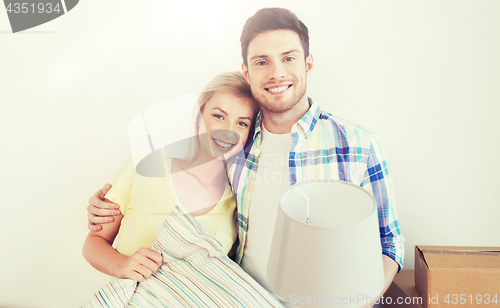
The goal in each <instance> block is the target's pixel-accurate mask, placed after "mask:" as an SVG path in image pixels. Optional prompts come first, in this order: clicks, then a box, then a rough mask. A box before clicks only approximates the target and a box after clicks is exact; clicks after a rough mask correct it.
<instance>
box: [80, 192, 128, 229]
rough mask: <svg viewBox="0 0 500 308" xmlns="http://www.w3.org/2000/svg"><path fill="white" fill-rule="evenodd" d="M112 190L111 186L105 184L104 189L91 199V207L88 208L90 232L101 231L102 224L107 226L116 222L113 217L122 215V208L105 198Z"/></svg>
mask: <svg viewBox="0 0 500 308" xmlns="http://www.w3.org/2000/svg"><path fill="white" fill-rule="evenodd" d="M110 189H111V184H105V185H104V186H103V187H102V189H100V190H98V191H97V192H96V193H95V194H94V195H93V196H92V197H90V199H89V206H88V207H87V217H88V228H89V230H90V231H94V232H97V231H100V230H101V229H102V226H101V224H107V223H110V222H112V221H114V220H115V219H114V217H113V216H117V215H120V214H121V213H120V211H119V210H118V209H119V208H120V206H119V205H118V204H116V203H113V202H111V201H109V200H106V199H105V198H104V196H105V195H106V194H107V193H108V191H109V190H110Z"/></svg>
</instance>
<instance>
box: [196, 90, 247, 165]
mask: <svg viewBox="0 0 500 308" xmlns="http://www.w3.org/2000/svg"><path fill="white" fill-rule="evenodd" d="M201 116H202V119H203V123H204V124H205V125H203V123H199V126H200V128H199V138H200V152H204V154H208V155H209V156H212V157H219V156H221V155H224V156H225V159H229V158H230V157H232V156H234V155H236V154H237V153H238V152H239V151H240V150H241V149H242V148H243V145H244V144H245V142H246V141H247V139H248V133H249V132H250V126H251V125H252V120H253V116H254V114H253V104H252V101H251V100H250V99H249V98H248V97H243V96H241V97H240V96H235V95H233V94H231V93H228V92H216V93H215V94H214V95H212V97H211V98H210V100H209V101H208V102H207V103H206V104H205V107H204V108H203V111H202V112H201ZM200 122H201V121H200ZM207 131H208V132H209V133H208V134H207ZM200 154H201V153H200Z"/></svg>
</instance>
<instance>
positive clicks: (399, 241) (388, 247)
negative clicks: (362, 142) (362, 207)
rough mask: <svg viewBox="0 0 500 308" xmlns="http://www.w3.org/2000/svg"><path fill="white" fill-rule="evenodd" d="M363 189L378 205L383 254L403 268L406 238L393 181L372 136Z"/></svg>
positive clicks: (362, 184) (376, 142)
mask: <svg viewBox="0 0 500 308" xmlns="http://www.w3.org/2000/svg"><path fill="white" fill-rule="evenodd" d="M361 187H363V188H365V189H368V190H371V191H372V192H373V197H374V199H375V202H376V203H377V209H378V220H379V231H380V242H381V245H382V253H383V254H385V255H387V256H389V257H390V258H392V259H393V260H394V261H396V263H398V265H399V270H401V269H402V268H403V259H404V243H403V242H404V238H403V236H402V234H401V231H400V228H399V221H398V218H397V214H396V208H395V207H396V205H395V204H396V202H395V196H394V189H393V184H392V179H391V177H390V176H389V172H388V170H387V165H386V162H385V160H384V158H383V154H382V150H381V147H380V144H379V142H378V141H377V140H376V139H375V138H374V137H373V135H371V142H370V148H369V152H368V160H367V168H366V172H365V174H364V178H363V180H362V182H361Z"/></svg>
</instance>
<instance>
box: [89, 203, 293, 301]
mask: <svg viewBox="0 0 500 308" xmlns="http://www.w3.org/2000/svg"><path fill="white" fill-rule="evenodd" d="M151 248H152V249H154V250H156V251H158V252H159V253H160V254H161V255H162V256H163V264H162V265H161V267H160V268H159V269H158V271H157V272H156V273H154V274H153V275H151V276H150V277H148V278H147V279H145V280H144V281H143V282H141V283H137V282H136V281H134V280H131V279H117V280H113V281H111V282H109V283H108V284H107V285H105V286H104V287H103V288H102V289H101V290H100V291H99V292H97V293H96V294H94V296H93V297H92V298H91V299H90V300H89V301H88V302H87V303H86V304H85V305H84V306H83V307H113V308H115V307H210V308H213V307H251V308H256V307H283V306H282V305H281V304H280V302H279V301H278V300H277V299H275V298H274V297H273V296H272V295H271V294H270V293H269V292H268V291H267V290H266V289H264V288H263V287H262V286H260V285H259V284H258V283H257V282H256V281H255V280H254V279H253V278H252V277H250V275H248V274H247V273H246V272H245V271H243V269H241V267H239V266H238V265H237V264H236V263H234V262H233V261H232V260H230V259H229V258H228V257H227V255H226V254H225V253H224V252H223V249H222V245H221V244H220V243H219V242H218V241H217V240H216V239H215V238H213V237H212V236H210V235H208V234H207V233H206V231H205V230H204V228H203V227H202V226H201V225H200V224H199V223H198V221H197V220H196V219H195V218H194V217H193V216H191V215H190V214H189V213H187V212H185V211H184V210H183V209H181V208H179V207H176V208H175V209H174V210H173V211H172V213H170V214H169V216H168V217H167V219H166V220H165V222H164V223H163V224H162V226H161V227H160V228H159V229H158V238H157V240H156V242H155V243H154V244H153V245H152V246H151Z"/></svg>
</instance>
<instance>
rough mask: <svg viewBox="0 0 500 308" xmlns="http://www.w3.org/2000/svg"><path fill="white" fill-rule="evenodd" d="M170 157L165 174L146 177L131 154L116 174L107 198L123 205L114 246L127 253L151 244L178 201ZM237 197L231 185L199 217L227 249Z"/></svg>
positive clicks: (232, 238)
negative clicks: (135, 164)
mask: <svg viewBox="0 0 500 308" xmlns="http://www.w3.org/2000/svg"><path fill="white" fill-rule="evenodd" d="M170 167H171V160H170V159H168V160H167V166H166V168H167V169H168V170H167V176H166V177H144V176H141V175H138V174H137V173H136V171H135V168H134V164H133V162H132V158H130V159H129V160H128V161H127V162H126V163H125V164H124V165H123V167H122V168H121V169H120V171H119V172H118V174H117V175H116V177H115V179H114V181H113V184H112V185H113V186H112V188H111V190H110V191H109V192H108V193H107V194H106V198H107V199H108V200H110V201H112V202H114V203H116V204H118V205H119V206H120V211H121V212H122V214H123V215H124V216H123V219H122V222H121V226H120V231H119V233H118V236H117V237H116V239H115V242H114V246H115V249H116V250H117V251H118V252H119V253H121V254H123V255H126V256H130V255H132V254H134V253H135V252H136V251H137V250H138V249H139V248H141V247H150V246H151V245H152V244H153V243H154V241H155V240H156V235H157V230H158V228H159V227H160V225H161V224H162V223H163V221H164V220H165V219H166V217H167V215H168V214H169V213H170V212H171V211H172V210H173V209H174V208H175V206H176V205H177V200H178V199H177V196H176V194H175V191H174V187H173V184H172V180H171V178H170V173H169V172H168V171H169V170H170ZM234 209H235V201H234V196H233V195H232V192H231V189H230V187H229V185H226V188H225V191H224V194H223V196H222V198H221V200H220V201H219V203H217V205H216V206H215V207H214V208H213V209H212V210H211V211H209V212H208V213H206V214H203V215H200V216H196V217H195V218H196V220H198V221H199V222H200V224H201V225H202V226H203V227H204V228H205V229H206V231H207V232H208V234H210V235H212V236H214V237H215V238H216V239H217V240H219V242H220V243H221V244H222V246H223V247H224V250H225V252H226V253H228V252H229V251H230V249H231V247H232V246H233V243H234V241H235V240H236V236H237V233H236V223H235V221H234V216H233V214H234Z"/></svg>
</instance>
